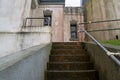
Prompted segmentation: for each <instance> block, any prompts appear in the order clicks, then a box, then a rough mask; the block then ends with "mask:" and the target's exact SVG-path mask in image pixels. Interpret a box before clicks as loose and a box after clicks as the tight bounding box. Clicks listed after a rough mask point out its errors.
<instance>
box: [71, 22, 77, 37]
mask: <svg viewBox="0 0 120 80" xmlns="http://www.w3.org/2000/svg"><path fill="white" fill-rule="evenodd" d="M70 27H71V39H77V25H76V24H71V25H70Z"/></svg>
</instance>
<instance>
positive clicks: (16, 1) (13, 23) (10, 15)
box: [0, 0, 31, 32]
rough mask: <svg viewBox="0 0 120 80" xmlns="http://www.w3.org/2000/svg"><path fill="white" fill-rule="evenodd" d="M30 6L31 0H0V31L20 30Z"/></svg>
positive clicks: (28, 14) (28, 13)
mask: <svg viewBox="0 0 120 80" xmlns="http://www.w3.org/2000/svg"><path fill="white" fill-rule="evenodd" d="M30 8H31V0H0V32H3V31H4V32H5V31H8V32H10V31H18V30H20V29H21V26H22V25H23V19H24V17H27V16H30Z"/></svg>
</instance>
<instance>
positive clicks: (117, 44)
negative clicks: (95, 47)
mask: <svg viewBox="0 0 120 80" xmlns="http://www.w3.org/2000/svg"><path fill="white" fill-rule="evenodd" d="M102 43H103V44H111V45H114V46H120V40H109V41H103V42H102Z"/></svg>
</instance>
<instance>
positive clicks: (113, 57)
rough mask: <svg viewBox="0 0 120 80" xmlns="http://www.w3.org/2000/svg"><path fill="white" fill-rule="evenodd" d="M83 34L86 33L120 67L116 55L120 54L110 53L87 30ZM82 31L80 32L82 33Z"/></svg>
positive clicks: (83, 30)
mask: <svg viewBox="0 0 120 80" xmlns="http://www.w3.org/2000/svg"><path fill="white" fill-rule="evenodd" d="M81 31H82V32H85V34H86V35H88V36H89V37H90V38H91V39H92V40H93V41H94V42H95V43H96V44H97V45H98V46H99V47H100V48H101V49H103V50H104V51H105V52H106V54H107V55H108V56H109V57H110V58H111V59H112V60H113V61H114V62H115V63H116V64H118V65H119V66H120V61H119V60H118V59H117V58H116V57H115V55H120V53H113V52H110V51H108V50H107V49H106V48H105V47H104V46H103V45H102V44H101V43H99V42H98V41H97V40H96V39H95V38H94V37H93V36H92V35H90V34H89V33H88V32H87V31H86V30H85V29H82V30H81ZM81 31H80V32H81Z"/></svg>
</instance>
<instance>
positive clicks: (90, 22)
mask: <svg viewBox="0 0 120 80" xmlns="http://www.w3.org/2000/svg"><path fill="white" fill-rule="evenodd" d="M113 21H120V19H111V20H103V21H89V22H83V23H80V25H81V24H92V23H104V22H113Z"/></svg>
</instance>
